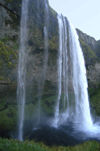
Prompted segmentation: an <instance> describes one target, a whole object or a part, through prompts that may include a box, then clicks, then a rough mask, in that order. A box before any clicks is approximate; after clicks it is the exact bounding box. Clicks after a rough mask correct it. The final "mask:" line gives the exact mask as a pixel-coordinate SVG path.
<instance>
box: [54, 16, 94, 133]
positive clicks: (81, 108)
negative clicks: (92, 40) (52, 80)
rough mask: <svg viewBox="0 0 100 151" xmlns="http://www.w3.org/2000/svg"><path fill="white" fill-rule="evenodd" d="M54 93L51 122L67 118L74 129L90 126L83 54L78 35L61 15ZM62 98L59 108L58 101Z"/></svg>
mask: <svg viewBox="0 0 100 151" xmlns="http://www.w3.org/2000/svg"><path fill="white" fill-rule="evenodd" d="M58 25H59V52H58V97H57V103H56V108H55V115H54V120H53V126H54V127H58V126H59V125H63V124H64V123H66V124H67V122H68V121H70V122H71V123H72V124H73V125H74V126H75V128H76V129H80V130H86V131H88V130H91V129H93V127H94V125H93V120H92V117H91V113H90V105H89V98H88V91H87V88H88V84H87V78H86V68H85V62H84V56H83V53H82V49H81V47H80V44H79V39H78V35H77V33H76V31H75V29H74V28H73V26H72V25H71V23H70V22H69V21H68V20H67V19H66V18H65V17H63V16H62V15H61V16H58ZM62 100H63V111H60V104H61V102H62Z"/></svg>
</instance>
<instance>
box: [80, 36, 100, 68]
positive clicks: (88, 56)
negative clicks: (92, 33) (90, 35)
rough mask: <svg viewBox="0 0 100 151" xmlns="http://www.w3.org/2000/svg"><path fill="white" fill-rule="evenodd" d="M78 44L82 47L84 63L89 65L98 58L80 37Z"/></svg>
mask: <svg viewBox="0 0 100 151" xmlns="http://www.w3.org/2000/svg"><path fill="white" fill-rule="evenodd" d="M80 44H81V47H82V49H83V53H84V57H85V61H86V65H87V66H89V65H92V64H94V63H95V62H96V61H97V60H98V58H97V56H96V54H95V52H94V51H93V50H92V49H91V48H90V46H89V45H87V44H86V43H85V42H84V41H83V40H82V39H80Z"/></svg>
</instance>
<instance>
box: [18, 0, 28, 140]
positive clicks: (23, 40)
mask: <svg viewBox="0 0 100 151" xmlns="http://www.w3.org/2000/svg"><path fill="white" fill-rule="evenodd" d="M28 2H29V0H23V1H22V14H21V25H20V49H19V62H18V86H17V101H18V118H19V120H18V121H19V122H18V139H19V140H21V141H22V140H23V126H24V110H25V109H24V108H25V101H26V58H27V38H28V27H27V22H28Z"/></svg>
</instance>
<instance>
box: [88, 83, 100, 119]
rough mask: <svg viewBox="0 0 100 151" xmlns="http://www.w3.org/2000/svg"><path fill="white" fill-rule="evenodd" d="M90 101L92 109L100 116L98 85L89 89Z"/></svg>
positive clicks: (99, 89)
mask: <svg viewBox="0 0 100 151" xmlns="http://www.w3.org/2000/svg"><path fill="white" fill-rule="evenodd" d="M89 94H90V102H91V106H92V108H93V111H94V112H95V113H96V115H99V116H100V86H99V87H98V88H91V89H89Z"/></svg>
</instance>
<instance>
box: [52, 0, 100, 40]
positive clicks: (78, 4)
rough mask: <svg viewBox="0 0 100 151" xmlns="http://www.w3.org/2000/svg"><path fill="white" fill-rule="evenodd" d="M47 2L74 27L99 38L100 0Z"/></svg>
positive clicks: (56, 0)
mask: <svg viewBox="0 0 100 151" xmlns="http://www.w3.org/2000/svg"><path fill="white" fill-rule="evenodd" d="M49 4H50V6H51V7H52V8H54V9H55V10H56V11H57V12H58V13H59V14H61V13H62V14H63V15H64V16H66V17H67V18H68V19H69V20H70V21H71V23H72V24H73V25H74V27H75V28H78V29H80V30H81V31H83V32H84V33H87V34H88V35H90V36H92V37H94V38H95V39H96V40H100V0H49Z"/></svg>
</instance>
